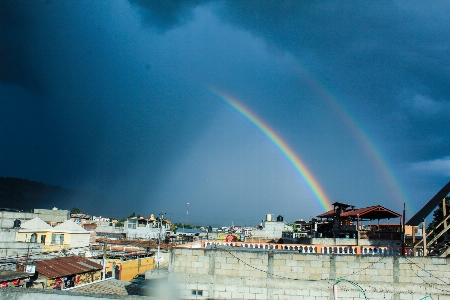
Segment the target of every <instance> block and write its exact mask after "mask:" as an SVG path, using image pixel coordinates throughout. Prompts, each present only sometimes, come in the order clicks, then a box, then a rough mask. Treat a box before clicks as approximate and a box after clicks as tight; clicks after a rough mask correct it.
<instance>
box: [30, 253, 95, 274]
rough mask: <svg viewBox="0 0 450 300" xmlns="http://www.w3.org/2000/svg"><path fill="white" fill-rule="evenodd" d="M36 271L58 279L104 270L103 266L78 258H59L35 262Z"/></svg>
mask: <svg viewBox="0 0 450 300" xmlns="http://www.w3.org/2000/svg"><path fill="white" fill-rule="evenodd" d="M34 264H35V265H36V271H37V272H38V273H39V274H40V275H44V276H46V277H48V278H57V277H63V276H69V275H75V274H82V273H86V272H91V271H97V270H102V269H103V266H102V265H100V264H97V263H95V262H92V261H90V260H88V259H86V258H83V257H78V256H69V257H58V258H53V259H49V260H42V261H36V262H34Z"/></svg>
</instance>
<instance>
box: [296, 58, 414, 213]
mask: <svg viewBox="0 0 450 300" xmlns="http://www.w3.org/2000/svg"><path fill="white" fill-rule="evenodd" d="M291 66H293V68H294V69H296V70H297V71H298V72H299V73H300V74H301V75H302V76H303V78H304V79H306V80H307V82H308V84H309V86H310V87H311V88H313V90H315V92H316V93H317V95H318V96H319V97H320V98H321V99H323V100H325V101H326V102H328V105H329V107H330V108H331V109H332V110H333V111H334V113H336V114H337V116H338V117H339V119H340V120H341V121H342V122H343V123H344V124H345V125H346V127H347V128H349V129H350V131H351V133H352V134H353V136H354V137H355V138H356V140H357V141H358V142H359V144H360V145H361V147H362V149H363V150H364V152H365V153H366V154H367V156H368V157H369V158H370V159H371V161H372V162H373V163H374V166H375V167H376V169H377V170H378V173H379V175H380V176H381V178H382V180H383V182H384V184H385V185H386V187H387V188H388V189H389V190H390V193H391V195H392V196H393V197H394V198H395V199H396V200H397V203H398V204H402V207H403V204H404V203H407V204H408V205H409V210H413V209H414V207H413V205H412V204H411V203H409V201H408V197H407V196H406V193H405V192H404V191H403V189H402V186H401V184H400V182H399V180H398V179H397V177H396V176H395V175H394V171H393V170H391V168H390V167H389V163H388V162H387V159H386V158H385V157H384V156H383V154H382V151H381V150H380V149H379V148H377V147H376V146H375V143H374V142H373V141H372V140H371V139H370V137H369V135H368V134H367V132H366V131H365V130H364V128H363V126H362V124H361V122H358V121H357V117H356V116H354V115H352V113H351V111H350V109H349V108H348V107H346V105H345V103H344V102H343V101H339V98H338V97H336V96H334V95H333V93H332V92H331V91H330V90H329V89H327V87H326V86H325V85H324V84H323V83H321V82H320V81H319V80H317V79H316V78H315V77H314V76H313V75H312V74H311V72H309V71H308V70H306V69H305V68H303V67H301V66H299V65H298V63H296V64H292V65H291Z"/></svg>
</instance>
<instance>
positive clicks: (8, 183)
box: [0, 177, 107, 214]
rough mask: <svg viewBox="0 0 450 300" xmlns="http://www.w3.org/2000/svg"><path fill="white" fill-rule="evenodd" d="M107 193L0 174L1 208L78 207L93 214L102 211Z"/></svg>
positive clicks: (25, 209) (26, 209) (28, 209)
mask: <svg viewBox="0 0 450 300" xmlns="http://www.w3.org/2000/svg"><path fill="white" fill-rule="evenodd" d="M106 200H107V199H105V197H104V196H100V195H98V194H97V193H94V192H87V191H79V190H75V189H69V188H63V187H60V186H54V185H48V184H45V183H42V182H36V181H31V180H27V179H21V178H13V177H0V208H15V209H19V210H23V211H31V210H33V209H34V208H44V209H52V208H53V207H57V208H59V209H68V210H70V209H71V208H72V207H74V206H75V207H78V208H80V209H81V210H82V211H86V212H89V213H91V214H94V213H101V212H100V211H98V210H99V204H100V203H102V202H103V201H106Z"/></svg>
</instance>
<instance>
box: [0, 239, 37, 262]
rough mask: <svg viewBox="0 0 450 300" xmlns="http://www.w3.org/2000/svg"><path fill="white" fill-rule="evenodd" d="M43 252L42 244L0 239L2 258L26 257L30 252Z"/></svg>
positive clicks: (0, 258)
mask: <svg viewBox="0 0 450 300" xmlns="http://www.w3.org/2000/svg"><path fill="white" fill-rule="evenodd" d="M35 253H42V244H37V243H23V242H2V240H0V260H2V259H11V258H13V259H14V258H17V257H25V256H27V255H28V254H29V255H32V254H35Z"/></svg>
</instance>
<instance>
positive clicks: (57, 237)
mask: <svg viewBox="0 0 450 300" xmlns="http://www.w3.org/2000/svg"><path fill="white" fill-rule="evenodd" d="M63 244H64V234H54V233H53V234H52V245H63Z"/></svg>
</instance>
